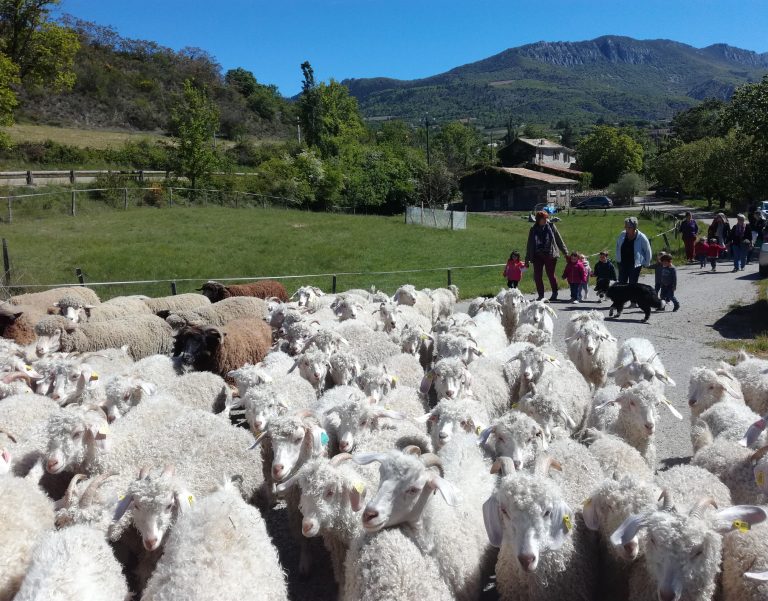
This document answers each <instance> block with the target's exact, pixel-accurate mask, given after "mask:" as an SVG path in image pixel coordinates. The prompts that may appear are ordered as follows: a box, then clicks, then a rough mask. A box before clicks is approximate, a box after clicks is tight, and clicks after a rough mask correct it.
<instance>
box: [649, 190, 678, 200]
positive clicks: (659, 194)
mask: <svg viewBox="0 0 768 601" xmlns="http://www.w3.org/2000/svg"><path fill="white" fill-rule="evenodd" d="M654 196H656V198H677V199H679V198H681V197H682V194H680V192H679V191H678V190H675V189H674V188H657V189H656V192H655V193H654Z"/></svg>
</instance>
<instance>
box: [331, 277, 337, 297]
mask: <svg viewBox="0 0 768 601" xmlns="http://www.w3.org/2000/svg"><path fill="white" fill-rule="evenodd" d="M331 292H332V293H333V294H336V276H335V275H334V276H333V280H332V282H331Z"/></svg>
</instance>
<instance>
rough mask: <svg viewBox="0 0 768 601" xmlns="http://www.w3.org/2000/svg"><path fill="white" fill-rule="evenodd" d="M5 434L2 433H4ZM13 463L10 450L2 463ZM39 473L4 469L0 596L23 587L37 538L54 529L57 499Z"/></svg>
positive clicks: (8, 597) (3, 597) (0, 497)
mask: <svg viewBox="0 0 768 601" xmlns="http://www.w3.org/2000/svg"><path fill="white" fill-rule="evenodd" d="M0 438H2V435H0ZM8 463H10V457H9V456H8V453H7V451H3V452H2V453H1V454H0V466H4V465H7V464H8ZM38 477H39V474H38V473H34V474H31V475H30V477H28V478H16V477H14V476H13V475H11V474H8V473H6V474H2V473H0V507H3V508H4V510H3V519H0V549H2V560H1V561H0V565H2V569H0V599H1V600H2V601H10V600H11V599H13V598H14V595H15V594H16V592H17V591H18V590H19V586H20V585H21V582H22V579H23V578H24V574H25V572H26V571H27V567H28V565H29V563H30V561H31V560H32V554H33V549H34V547H35V544H36V543H37V541H38V540H39V539H40V538H41V537H42V536H44V534H45V533H46V532H47V531H50V530H52V529H53V524H54V521H53V520H54V515H53V501H51V500H50V499H49V498H48V496H47V495H46V494H45V493H44V492H43V491H42V490H40V487H39V486H38V485H37V481H36V479H37V478H38Z"/></svg>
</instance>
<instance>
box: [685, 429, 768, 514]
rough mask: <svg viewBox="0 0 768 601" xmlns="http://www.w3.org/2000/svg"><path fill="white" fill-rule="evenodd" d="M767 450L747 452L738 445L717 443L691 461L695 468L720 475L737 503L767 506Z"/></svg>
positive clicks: (703, 450)
mask: <svg viewBox="0 0 768 601" xmlns="http://www.w3.org/2000/svg"><path fill="white" fill-rule="evenodd" d="M764 454H765V451H764V450H763V449H760V450H758V451H755V450H754V449H746V448H744V447H743V446H742V445H741V444H739V443H738V442H733V441H731V440H727V439H718V440H715V441H714V442H713V443H712V444H710V445H707V446H705V447H703V448H702V449H701V450H699V451H698V452H697V453H696V454H695V455H694V456H693V458H692V459H691V463H692V464H693V465H695V466H698V467H701V468H704V469H706V470H707V471H709V472H711V473H712V474H714V475H715V476H717V477H718V478H719V479H720V480H722V482H723V483H725V485H726V486H727V487H728V489H729V490H730V491H731V497H732V499H733V502H734V503H739V504H742V503H757V504H762V503H765V499H766V493H768V485H767V482H768V481H767V480H766V473H768V463H767V462H766V460H765V459H763V456H764Z"/></svg>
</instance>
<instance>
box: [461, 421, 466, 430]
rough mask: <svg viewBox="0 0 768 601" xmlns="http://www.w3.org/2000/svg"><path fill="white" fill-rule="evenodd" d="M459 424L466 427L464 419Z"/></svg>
mask: <svg viewBox="0 0 768 601" xmlns="http://www.w3.org/2000/svg"><path fill="white" fill-rule="evenodd" d="M460 425H461V427H462V428H466V427H467V421H466V420H461V422H460Z"/></svg>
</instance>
